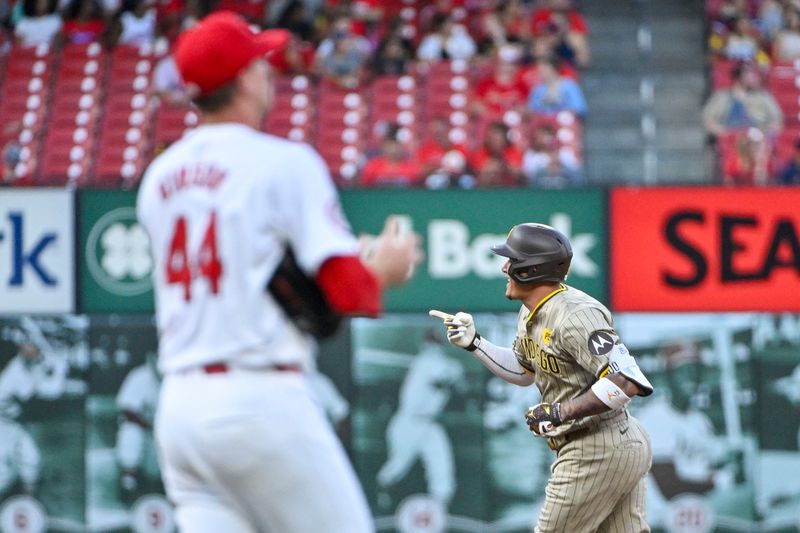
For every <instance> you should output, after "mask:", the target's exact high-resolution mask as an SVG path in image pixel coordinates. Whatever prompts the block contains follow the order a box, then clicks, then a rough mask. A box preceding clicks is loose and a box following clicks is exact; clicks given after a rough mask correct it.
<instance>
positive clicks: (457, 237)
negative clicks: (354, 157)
mask: <svg viewBox="0 0 800 533" xmlns="http://www.w3.org/2000/svg"><path fill="white" fill-rule="evenodd" d="M341 196H342V203H343V205H344V208H345V211H346V213H347V217H348V219H349V220H350V222H351V224H352V226H353V230H354V231H355V232H356V233H373V234H374V233H378V232H379V231H380V230H381V228H382V226H383V222H384V220H385V218H386V216H387V215H388V214H391V213H396V214H404V215H408V216H409V217H410V218H411V221H412V223H413V226H414V229H415V231H417V232H418V233H419V234H420V235H421V236H422V239H423V246H424V251H425V259H424V261H423V263H422V264H421V265H420V268H419V269H418V270H417V272H416V276H415V277H414V279H413V280H412V281H411V282H410V283H409V284H408V285H406V286H404V287H402V288H398V289H392V290H390V291H389V292H388V294H387V295H386V300H385V306H386V309H387V310H388V311H423V310H427V309H429V308H431V307H441V308H444V309H455V308H459V309H469V310H470V311H509V310H513V309H515V305H514V304H511V303H510V302H508V301H506V299H505V298H504V297H503V291H504V286H505V281H504V279H505V278H504V275H503V273H502V272H501V267H502V264H503V259H502V258H500V257H497V256H495V255H494V254H492V253H491V251H490V247H491V246H492V245H493V244H496V243H498V242H501V241H503V240H504V239H505V237H506V234H507V233H508V231H509V229H511V226H513V225H514V224H518V223H520V222H544V223H546V224H550V225H552V226H554V227H556V228H558V229H559V230H560V231H562V232H563V233H564V234H566V235H567V236H568V237H569V238H570V240H571V242H572V249H573V253H574V256H573V259H572V268H571V270H570V276H569V283H570V284H571V285H574V286H575V287H577V288H579V289H582V290H585V291H587V292H589V293H590V294H591V295H593V296H594V297H596V298H598V299H600V300H601V301H603V302H606V294H607V290H606V257H607V239H606V207H605V206H606V204H605V195H604V192H603V191H601V190H573V191H535V190H527V189H518V190H488V191H486V190H484V191H462V190H454V191H425V190H359V191H342V193H341ZM135 200H136V197H135V193H134V192H131V191H88V190H87V191H82V192H81V194H80V202H79V210H78V211H79V214H80V219H79V220H80V235H79V237H80V239H79V250H78V252H79V253H78V261H79V263H80V286H81V290H80V292H79V299H78V302H79V309H80V310H81V312H85V313H125V312H148V311H152V309H153V293H152V284H151V281H150V273H151V270H152V259H151V257H150V254H149V252H148V249H147V236H146V234H145V232H144V231H143V230H142V228H141V226H139V225H138V224H137V223H136V213H135V209H134V204H135Z"/></svg>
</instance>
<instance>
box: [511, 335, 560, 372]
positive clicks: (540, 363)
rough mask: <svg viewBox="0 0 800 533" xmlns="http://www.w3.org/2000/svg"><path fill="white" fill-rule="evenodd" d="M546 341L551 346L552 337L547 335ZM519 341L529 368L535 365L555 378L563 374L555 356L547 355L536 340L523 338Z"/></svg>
mask: <svg viewBox="0 0 800 533" xmlns="http://www.w3.org/2000/svg"><path fill="white" fill-rule="evenodd" d="M546 331H550V330H546ZM545 335H546V333H545ZM545 339H546V340H545V344H550V335H546V336H545ZM519 341H520V346H521V347H522V351H523V353H524V354H525V359H526V360H527V361H526V362H527V363H528V365H529V366H533V364H535V365H536V367H538V368H539V370H541V371H542V372H547V373H548V374H553V375H555V376H557V375H559V374H561V367H560V366H559V364H558V359H556V356H555V355H553V354H551V353H547V352H546V351H545V350H544V348H542V347H541V346H539V344H538V343H537V342H536V341H535V340H534V339H531V338H529V337H522V338H521V339H520V340H519Z"/></svg>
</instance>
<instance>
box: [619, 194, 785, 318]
mask: <svg viewBox="0 0 800 533" xmlns="http://www.w3.org/2000/svg"><path fill="white" fill-rule="evenodd" d="M798 206H800V190H796V189H747V188H744V189H742V188H739V189H719V188H714V189H710V188H709V189H701V188H692V189H689V188H660V189H615V190H614V191H613V192H612V195H611V205H610V209H611V216H610V220H611V228H610V232H611V235H610V236H611V243H610V247H611V249H612V255H611V286H612V287H613V291H612V295H611V296H612V298H611V300H612V304H613V306H614V308H615V309H616V310H618V311H692V310H694V311H747V310H752V311H800V209H798Z"/></svg>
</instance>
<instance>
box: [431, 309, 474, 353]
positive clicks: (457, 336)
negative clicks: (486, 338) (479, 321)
mask: <svg viewBox="0 0 800 533" xmlns="http://www.w3.org/2000/svg"><path fill="white" fill-rule="evenodd" d="M428 314H429V315H430V316H433V317H436V318H440V319H442V321H443V322H444V325H445V326H446V327H447V341H448V342H449V343H450V344H452V345H454V346H458V347H459V348H464V349H465V350H467V351H470V352H474V351H475V350H476V349H477V348H478V345H479V344H480V340H481V336H480V335H478V332H477V331H476V330H475V321H474V320H472V315H471V314H469V313H464V312H460V311H459V312H458V313H456V314H455V315H451V314H448V313H444V312H442V311H437V310H436V309H431V310H430V311H428Z"/></svg>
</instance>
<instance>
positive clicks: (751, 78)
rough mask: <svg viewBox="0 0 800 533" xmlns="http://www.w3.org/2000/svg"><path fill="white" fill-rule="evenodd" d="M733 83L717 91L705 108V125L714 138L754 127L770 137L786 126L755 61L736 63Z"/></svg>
mask: <svg viewBox="0 0 800 533" xmlns="http://www.w3.org/2000/svg"><path fill="white" fill-rule="evenodd" d="M731 77H732V84H731V86H730V88H728V89H722V90H718V91H716V92H715V93H714V94H712V95H711V98H710V99H709V100H708V102H707V103H706V105H705V107H704V108H703V124H704V125H705V128H706V131H707V132H708V133H709V135H711V137H712V140H715V139H717V138H718V137H720V136H722V135H725V134H726V133H728V132H731V131H736V130H742V129H746V128H749V127H755V128H758V129H759V130H761V131H762V132H764V133H765V134H767V135H768V136H769V137H772V136H774V135H775V134H776V133H778V132H779V131H780V129H781V127H782V126H783V113H782V112H781V109H780V107H778V102H776V101H775V97H774V96H772V94H770V93H769V92H768V91H765V90H764V89H763V88H762V87H761V74H760V73H759V71H758V69H757V67H756V66H754V65H752V64H742V65H736V66H735V67H734V68H733V69H732V71H731Z"/></svg>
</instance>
